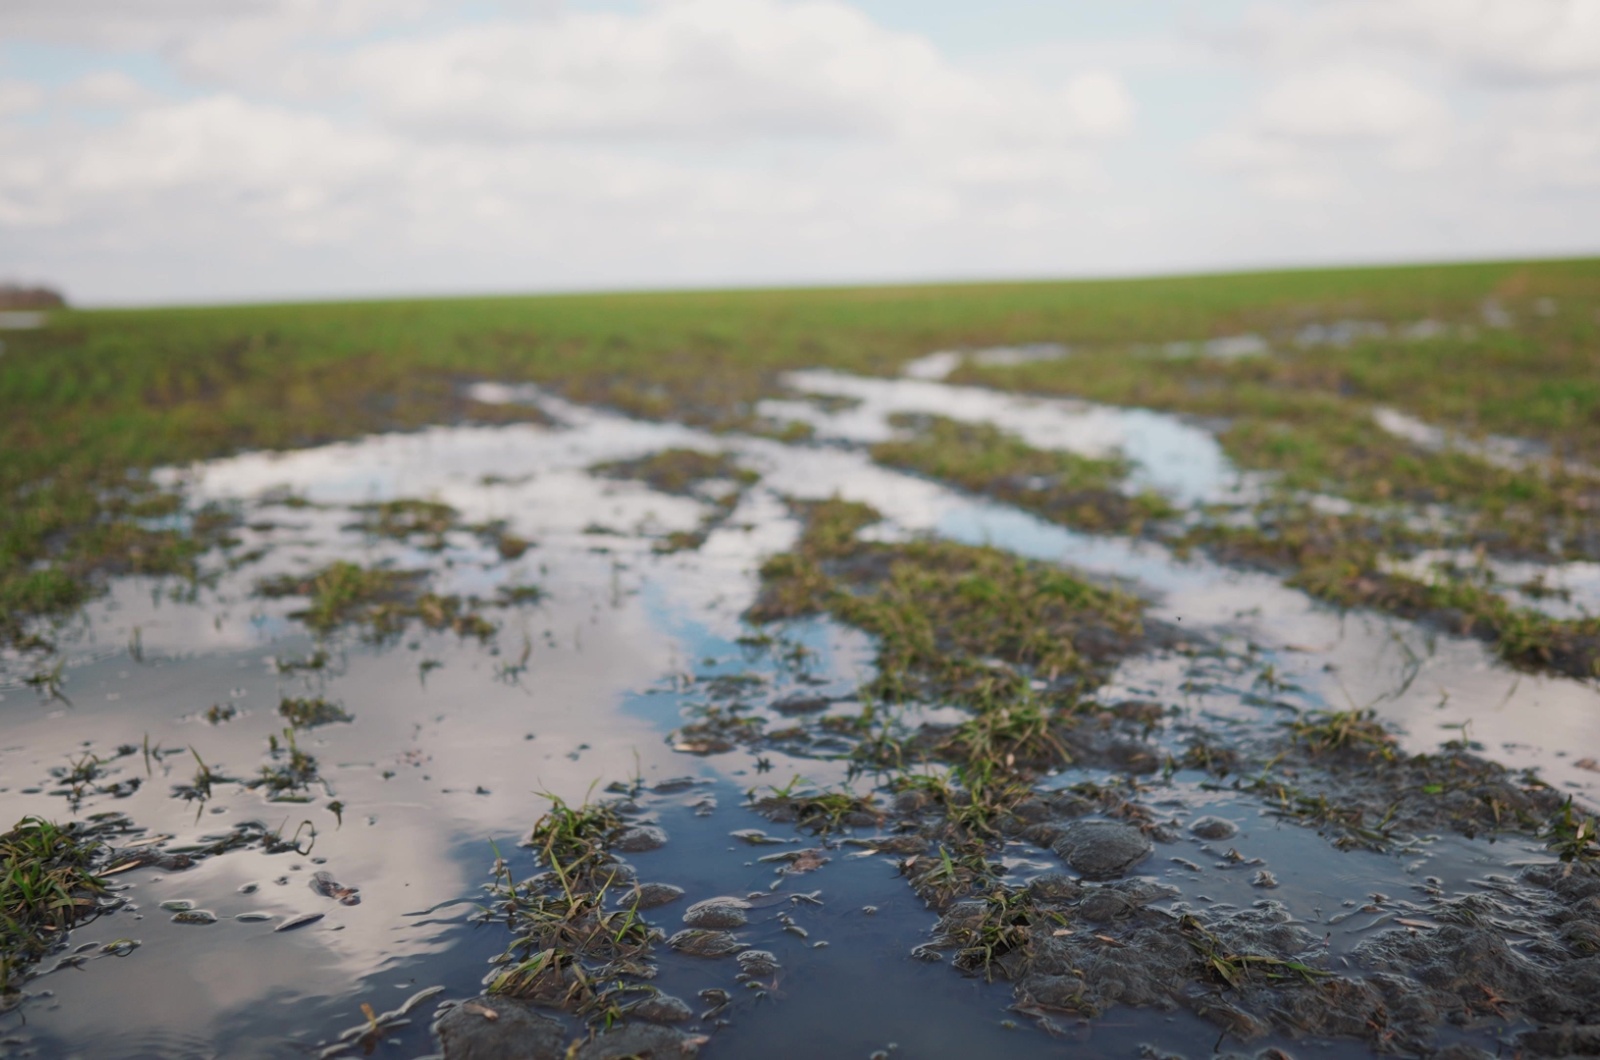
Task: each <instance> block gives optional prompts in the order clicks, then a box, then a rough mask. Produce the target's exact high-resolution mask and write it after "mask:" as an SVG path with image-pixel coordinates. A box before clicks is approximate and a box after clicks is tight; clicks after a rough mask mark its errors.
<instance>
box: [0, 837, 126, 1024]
mask: <svg viewBox="0 0 1600 1060" xmlns="http://www.w3.org/2000/svg"><path fill="white" fill-rule="evenodd" d="M103 851H104V847H103V844H101V843H100V842H99V841H98V840H95V839H91V838H87V837H85V836H84V835H83V834H81V830H79V829H76V828H72V827H62V826H59V825H55V824H52V823H50V822H49V821H45V820H43V819H41V818H38V817H25V818H23V819H22V820H21V821H18V822H17V824H16V825H15V827H13V828H12V829H11V830H10V831H9V832H6V833H5V834H4V835H0V995H3V994H7V993H10V992H12V991H14V990H16V989H17V987H18V985H19V984H20V983H21V981H22V980H23V978H24V977H25V976H26V974H27V971H28V969H29V968H30V967H31V966H32V965H33V964H34V963H35V962H37V961H38V960H39V958H41V957H43V956H44V955H45V954H47V953H49V952H50V951H51V950H52V949H54V948H55V947H56V946H58V945H59V944H60V943H61V941H62V940H63V939H64V938H65V936H66V932H67V931H68V930H70V929H71V928H72V927H73V926H74V925H75V924H77V923H79V922H80V921H82V920H84V919H86V918H88V917H91V916H93V915H95V913H96V912H97V911H98V909H99V906H100V900H101V897H102V896H103V895H104V894H105V884H104V882H103V881H102V880H101V879H100V878H99V877H98V876H96V875H95V871H94V870H95V868H96V865H97V863H98V862H99V861H100V860H101V855H102V853H103Z"/></svg>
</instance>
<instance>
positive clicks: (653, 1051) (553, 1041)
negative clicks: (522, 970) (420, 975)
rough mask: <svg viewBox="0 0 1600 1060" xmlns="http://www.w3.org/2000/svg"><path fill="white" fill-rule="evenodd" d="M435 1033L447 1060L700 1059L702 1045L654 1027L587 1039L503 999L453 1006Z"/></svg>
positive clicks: (479, 999) (692, 1038) (638, 1026)
mask: <svg viewBox="0 0 1600 1060" xmlns="http://www.w3.org/2000/svg"><path fill="white" fill-rule="evenodd" d="M670 1000H676V999H670ZM678 1004H680V1005H682V1004H683V1002H681V1001H680V1002H678ZM684 1007H685V1008H687V1007H688V1006H686V1005H685V1006H684ZM434 1030H435V1032H436V1033H437V1034H438V1036H439V1042H440V1044H441V1046H442V1047H443V1053H444V1058H445V1060H627V1058H630V1057H651V1058H653V1060H678V1058H680V1057H683V1058H687V1057H693V1056H696V1055H698V1054H699V1051H700V1047H701V1046H702V1045H704V1044H705V1041H706V1039H705V1038H704V1037H701V1036H697V1035H689V1034H684V1033H683V1032H682V1031H678V1030H674V1029H672V1028H670V1027H663V1026H656V1025H652V1024H625V1025H623V1026H620V1027H616V1028H613V1029H611V1030H609V1031H606V1032H604V1033H601V1034H597V1035H594V1036H592V1037H589V1038H588V1039H587V1040H585V1036H584V1035H582V1034H577V1033H574V1032H572V1031H569V1030H568V1029H567V1027H566V1026H565V1025H564V1024H563V1023H562V1022H561V1021H560V1020H557V1019H555V1018H554V1017H552V1016H548V1015H545V1014H544V1013H542V1012H539V1011H538V1010H536V1009H535V1008H534V1007H533V1006H532V1005H530V1004H528V1003H527V1002H524V1001H516V1000H513V999H511V998H504V997H477V998H473V999H472V1000H470V1001H466V1002H463V1003H461V1004H459V1005H455V1006H452V1007H451V1008H449V1009H448V1010H446V1012H445V1013H444V1015H443V1016H441V1017H440V1018H439V1020H438V1022H437V1023H436V1024H435V1025H434Z"/></svg>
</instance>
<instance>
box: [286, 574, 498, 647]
mask: <svg viewBox="0 0 1600 1060" xmlns="http://www.w3.org/2000/svg"><path fill="white" fill-rule="evenodd" d="M426 580H427V575H426V573H425V572H422V571H403V570H391V569H389V568H386V567H363V566H360V565H359V564H355V563H351V562H349V561H347V560H338V561H336V562H334V563H330V564H329V565H328V566H326V567H324V568H322V569H321V570H319V571H316V572H314V573H312V574H309V575H292V574H283V575H278V576H276V577H272V578H265V579H262V580H261V581H260V582H259V583H257V585H256V592H258V593H259V594H260V595H262V596H264V597H268V598H269V599H271V598H279V597H287V596H302V597H305V598H306V599H307V601H308V606H307V607H305V608H303V609H301V610H299V611H295V612H292V613H291V617H293V618H298V619H299V620H301V621H302V622H304V623H305V624H306V625H307V626H308V627H309V628H311V629H312V630H314V631H316V632H317V633H323V634H326V633H331V632H333V631H334V630H335V629H338V628H339V627H341V626H347V625H350V626H358V627H360V628H361V629H362V630H363V631H364V632H365V633H366V635H367V636H368V637H369V638H371V639H372V640H375V641H383V640H386V639H390V638H393V637H395V636H398V635H399V633H400V632H401V631H402V630H404V629H405V627H406V624H407V623H408V622H413V621H415V622H419V623H421V624H422V625H423V626H425V627H426V628H428V629H432V630H449V631H451V632H453V633H456V634H457V635H459V636H462V637H477V638H478V639H479V640H487V639H488V638H489V637H492V636H493V635H494V632H495V629H496V626H495V624H494V623H493V622H491V621H490V620H489V619H487V618H485V617H484V616H483V615H482V614H481V613H480V612H479V611H478V610H477V609H478V607H479V606H481V605H480V602H479V601H476V600H470V599H462V598H461V597H460V596H455V595H440V594H438V593H433V592H427V591H424V590H423V589H422V586H423V585H424V584H425V582H426Z"/></svg>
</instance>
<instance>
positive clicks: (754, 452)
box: [0, 346, 1600, 1060]
mask: <svg viewBox="0 0 1600 1060" xmlns="http://www.w3.org/2000/svg"><path fill="white" fill-rule="evenodd" d="M1231 349H1232V347H1230V350H1231ZM1245 352H1249V353H1251V354H1252V355H1254V354H1255V353H1256V351H1255V349H1254V347H1253V346H1252V348H1251V350H1249V351H1245ZM943 356H944V360H942V361H934V360H932V359H929V358H924V359H922V360H916V361H910V362H908V363H907V365H906V368H905V371H904V372H903V374H902V375H900V376H898V377H894V376H865V375H855V374H850V373H847V372H843V371H838V370H826V371H824V370H807V371H797V372H792V373H789V374H787V375H785V376H784V377H783V385H784V387H785V388H786V391H787V394H786V396H785V397H782V398H769V399H766V400H764V401H763V402H762V403H761V404H760V405H759V406H758V407H757V412H758V414H759V417H760V422H761V423H762V424H763V425H764V426H765V428H766V429H764V430H762V431H760V432H756V431H748V430H747V431H738V430H734V431H727V430H724V431H719V432H716V433H712V432H709V431H707V430H705V429H704V428H703V427H701V426H691V425H688V423H686V422H673V419H672V418H671V417H660V418H656V419H653V420H652V419H638V418H630V417H628V416H624V415H622V414H621V413H618V412H615V411H608V410H607V409H605V408H602V407H601V406H600V405H597V404H583V403H578V402H576V401H574V400H572V399H571V398H570V397H569V398H562V397H558V396H557V395H556V393H555V392H554V391H553V390H550V389H541V388H539V387H536V386H533V385H530V384H502V383H485V382H481V381H480V382H477V383H472V384H467V383H463V384H461V385H462V388H463V393H464V394H465V395H466V396H467V397H469V398H470V399H471V400H473V401H474V402H476V403H477V404H479V405H484V406H490V407H500V408H506V409H519V410H522V413H521V414H522V415H524V416H525V417H526V418H528V419H529V420H530V421H531V422H518V423H507V424H503V425H492V424H491V425H462V426H436V427H427V428H424V429H421V430H417V431H412V432H407V433H391V434H377V435H372V436H369V437H365V438H361V439H359V440H354V441H345V442H338V443H334V444H328V445H321V446H316V447H311V448H300V449H295V450H291V451H280V452H273V453H265V452H260V453H255V452H252V453H245V454H243V455H238V456H234V457H229V458H225V459H220V460H213V461H208V462H202V463H197V464H194V465H192V466H184V467H172V468H166V469H164V470H163V471H161V472H160V474H159V475H158V476H157V480H158V482H159V483H161V484H163V485H165V486H168V487H172V488H174V489H178V490H181V492H182V494H183V496H184V498H185V502H184V507H183V508H182V510H180V511H177V512H174V513H171V514H170V515H168V516H165V517H164V518H167V519H170V520H172V521H173V522H174V523H175V524H185V525H188V521H190V520H196V519H205V520H211V521H214V522H216V523H218V524H219V525H221V526H223V527H224V529H225V532H224V533H223V534H222V535H221V536H220V540H219V543H218V544H217V545H216V547H214V548H212V549H211V550H210V551H209V552H207V553H206V554H205V555H204V556H203V557H202V560H201V567H202V571H203V575H204V576H203V577H201V578H199V579H198V580H195V581H187V580H178V579H173V578H156V577H141V576H137V575H128V576H123V577H120V578H117V579H116V580H115V581H114V582H113V583H112V585H111V589H110V592H109V594H108V595H106V596H104V597H103V598H101V599H99V600H97V601H94V602H92V603H90V604H89V605H88V606H87V607H86V608H85V609H84V610H83V612H82V614H81V616H80V617H79V618H77V619H75V620H74V621H73V622H72V623H71V624H70V625H69V626H68V627H66V628H65V629H63V630H61V631H60V632H59V633H58V634H56V638H55V645H56V652H55V654H53V655H52V656H51V657H50V658H51V659H53V660H54V662H52V663H51V665H50V667H48V668H44V669H40V668H39V666H38V662H37V660H38V658H39V656H38V654H37V653H32V654H30V653H28V652H22V651H13V652H11V653H9V654H8V655H6V657H5V669H4V670H3V671H0V673H3V677H0V681H3V683H0V695H3V700H0V712H3V717H4V719H5V722H4V724H5V728H4V737H3V740H0V744H3V746H0V814H3V815H4V819H5V820H6V821H7V822H10V821H16V820H19V819H23V818H29V817H35V818H38V819H41V820H43V821H53V822H57V823H65V822H68V821H72V822H77V823H78V826H79V828H80V831H79V832H78V833H76V834H77V835H79V836H81V837H83V838H85V839H92V840H94V841H96V842H97V843H98V844H99V845H98V846H96V847H95V848H94V849H93V850H92V852H90V853H89V854H87V855H85V856H86V857H89V858H90V859H91V861H90V864H91V866H92V868H93V871H94V872H95V873H97V874H98V876H99V878H100V879H101V880H102V881H103V890H101V891H99V892H98V893H96V894H94V896H93V901H94V902H96V903H97V904H98V906H99V909H100V912H99V915H97V916H94V917H93V918H90V919H88V920H86V921H85V922H83V923H80V924H78V925H77V926H75V927H73V928H72V930H71V932H70V935H69V936H68V937H66V938H65V940H64V941H62V942H60V943H59V944H50V945H46V946H44V947H43V948H42V950H41V952H38V953H37V954H36V955H35V956H36V959H34V960H30V961H29V962H27V963H25V964H23V963H19V964H18V965H16V966H15V967H13V968H11V969H9V970H8V971H9V975H10V977H12V979H13V980H14V982H13V985H14V987H15V992H14V993H12V994H8V995H7V996H6V998H5V1000H4V1001H3V1002H0V1056H17V1057H24V1056H37V1057H55V1056H82V1057H128V1058H131V1057H146V1056H149V1057H188V1056H195V1057H200V1056H214V1055H226V1056H283V1057H300V1056H327V1057H334V1056H363V1055H371V1056H395V1057H400V1056H408V1057H414V1056H419V1055H442V1056H444V1057H448V1058H454V1060H465V1058H468V1057H473V1058H489V1057H525V1056H536V1057H543V1056H550V1057H562V1056H579V1057H619V1058H620V1057H627V1056H654V1057H676V1056H689V1055H695V1054H696V1053H698V1054H699V1055H701V1056H704V1057H747V1056H759V1057H774V1058H776V1057H818V1056H859V1057H895V1056H903V1057H919V1056H988V1055H1006V1056H1060V1055H1097V1056H1125V1057H1139V1056H1144V1057H1165V1056H1174V1055H1182V1056H1210V1055H1213V1054H1225V1055H1245V1056H1280V1055H1285V1054H1289V1055H1293V1056H1296V1057H1307V1056H1325V1057H1350V1056H1367V1055H1372V1054H1374V1053H1385V1054H1388V1053H1393V1054H1398V1055H1426V1056H1448V1057H1471V1056H1483V1055H1528V1056H1531V1055H1566V1054H1569V1053H1587V1054H1593V1053H1596V1052H1600V1001H1597V999H1600V871H1597V870H1596V861H1595V860H1594V855H1595V854H1597V853H1600V848H1597V847H1596V844H1595V840H1594V836H1593V832H1592V829H1593V826H1592V823H1586V817H1587V814H1589V813H1591V812H1592V811H1591V810H1589V809H1587V808H1588V807H1593V806H1595V805H1597V804H1600V765H1597V764H1596V755H1597V754H1600V686H1597V683H1596V681H1595V679H1594V678H1592V677H1588V678H1586V677H1584V676H1583V674H1582V671H1581V670H1580V669H1579V668H1578V667H1577V666H1576V665H1574V666H1563V665H1562V664H1561V662H1560V660H1561V659H1563V658H1565V656H1562V655H1560V653H1559V652H1557V653H1556V654H1554V655H1552V656H1550V658H1551V659H1554V660H1555V661H1554V662H1548V660H1547V663H1548V664H1547V665H1540V666H1529V665H1520V666H1514V665H1512V661H1515V660H1514V659H1513V660H1512V661H1508V658H1509V655H1508V652H1510V649H1508V648H1507V647H1506V646H1505V645H1506V643H1507V635H1500V637H1499V639H1498V640H1496V639H1494V638H1489V639H1485V638H1483V637H1482V636H1479V635H1475V634H1472V633H1465V632H1462V631H1461V630H1460V629H1459V628H1452V627H1450V626H1449V625H1448V624H1441V623H1440V622H1439V621H1436V620H1434V618H1435V617H1436V616H1434V614H1433V612H1432V611H1430V610H1428V609H1424V608H1420V607H1416V608H1410V609H1409V610H1408V608H1406V607H1400V606H1390V604H1389V603H1386V602H1383V601H1379V600H1378V599H1377V598H1376V597H1374V598H1373V599H1372V601H1371V602H1372V604H1373V606H1363V605H1362V603H1361V602H1357V606H1353V607H1352V606H1338V604H1337V602H1335V601H1330V600H1329V599H1328V598H1327V594H1326V593H1322V594H1319V593H1318V592H1315V591H1308V589H1307V588H1306V587H1305V586H1304V585H1301V584H1297V583H1295V582H1294V579H1292V578H1286V577H1285V575H1284V574H1283V572H1282V571H1279V570H1275V569H1273V568H1272V567H1271V566H1270V564H1268V565H1264V564H1261V563H1250V562H1238V561H1237V558H1238V557H1237V555H1235V554H1234V553H1230V552H1229V551H1228V550H1227V547H1225V546H1229V545H1230V544H1231V539H1230V540H1228V541H1225V540H1223V539H1221V538H1219V537H1216V536H1215V534H1216V533H1218V532H1219V531H1217V530H1216V529H1215V528H1217V527H1221V528H1224V529H1226V528H1228V527H1230V526H1236V525H1238V524H1240V523H1242V522H1243V521H1247V520H1249V519H1250V518H1252V517H1253V516H1252V513H1253V512H1254V511H1256V508H1255V507H1254V506H1255V505H1257V504H1258V503H1259V502H1260V501H1261V499H1262V498H1263V497H1264V496H1266V494H1267V492H1268V490H1269V489H1270V488H1271V486H1272V479H1271V476H1269V475H1266V474H1265V473H1264V472H1262V471H1260V470H1259V469H1256V470H1241V469H1240V468H1238V467H1236V465H1235V464H1234V462H1233V461H1232V460H1230V458H1229V456H1228V454H1227V451H1226V450H1225V448H1224V446H1223V445H1222V444H1221V442H1220V441H1219V437H1218V430H1219V426H1218V423H1217V422H1216V421H1215V420H1213V419H1207V418H1203V417H1199V416H1194V415H1183V414H1180V413H1176V412H1164V411H1155V410H1151V409H1147V408H1133V407H1116V406H1111V405H1102V404H1094V403H1092V402H1087V401H1083V400H1078V399H1069V398H1042V397H1027V396H1019V395H1017V394H1015V393H1009V392H1004V391H1001V390H996V389H990V388H987V387H984V386H979V385H973V384H972V383H971V382H970V381H968V382H963V383H953V382H946V381H944V380H945V378H946V377H948V376H951V375H952V373H954V372H956V371H957V370H958V369H959V368H960V366H961V364H962V362H963V358H962V357H961V356H959V355H957V356H953V357H952V356H951V355H943ZM1072 356H1073V353H1072V352H1071V351H1069V350H1067V349H1065V348H1060V347H1043V346H1040V347H1018V348H1015V349H1009V350H1001V351H979V352H978V353H977V354H976V355H974V356H972V357H969V358H966V360H967V361H969V362H972V363H975V364H977V365H979V366H980V367H983V366H988V367H996V366H998V367H999V368H1002V369H1010V368H1019V370H1027V369H1031V368H1032V367H1034V366H1037V365H1051V364H1057V363H1058V362H1059V363H1066V362H1068V361H1069V360H1070V358H1071V357H1072ZM1163 356H1167V355H1166V354H1163ZM1229 359H1230V360H1231V359H1243V353H1241V352H1239V351H1233V352H1232V353H1230V354H1229ZM796 425H798V426H796ZM1374 429H1377V428H1374ZM1384 429H1390V430H1402V429H1410V428H1409V427H1408V425H1407V424H1406V423H1405V422H1402V421H1395V422H1391V423H1388V424H1386V425H1385V426H1384ZM930 432H931V433H930ZM938 432H967V433H966V434H962V435H961V437H962V438H966V439H969V440H970V439H972V438H976V439H977V442H978V443H981V444H982V445H988V446H998V445H1002V444H1004V445H1009V446H1015V447H1019V448H1015V449H1014V450H1007V452H1008V453H1010V454H1011V456H1010V457H1008V459H1011V460H1012V461H1013V463H1014V464H1015V465H1016V466H1017V467H1024V465H1026V466H1025V468H1024V471H1023V472H1018V473H1017V474H1014V475H1010V477H1006V475H999V474H997V475H991V476H990V477H989V478H987V479H984V480H983V484H982V485H980V484H979V479H978V478H977V477H974V475H972V474H969V473H968V472H967V471H966V470H964V469H962V468H958V467H953V466H945V465H942V464H940V465H935V464H931V463H929V462H928V461H927V459H925V457H926V453H925V451H924V450H922V449H918V448H917V447H918V446H919V445H921V444H922V440H925V439H928V438H933V439H934V440H935V441H936V442H937V441H939V439H942V438H947V437H954V435H949V434H948V433H947V434H940V433H938ZM972 432H980V433H978V434H973V433H972ZM981 432H989V433H981ZM1425 440H1426V441H1428V442H1430V444H1435V443H1436V444H1437V445H1438V446H1443V445H1444V444H1445V442H1446V441H1448V439H1447V437H1446V436H1445V435H1444V434H1442V433H1440V434H1437V435H1429V436H1428V437H1427V439H1425ZM941 444H942V443H941ZM1496 446H1497V447H1496V448H1495V449H1494V450H1493V452H1492V453H1489V454H1488V457H1492V458H1493V459H1495V460H1498V461H1501V462H1502V463H1504V462H1505V461H1507V460H1509V457H1508V456H1507V453H1509V452H1510V451H1511V445H1510V443H1509V442H1505V441H1498V442H1497V443H1496ZM934 451H935V452H936V453H937V452H942V451H943V450H939V449H938V447H937V446H935V447H934ZM1486 458H1487V457H1486ZM1041 468H1042V469H1044V470H1043V471H1041V470H1040V469H1041ZM1002 470H1003V469H1002ZM1568 472H1569V473H1571V474H1574V475H1580V476H1581V475H1583V474H1587V471H1586V470H1585V469H1583V468H1578V469H1575V470H1574V469H1568ZM1008 474H1009V473H1008ZM1072 476H1077V477H1076V478H1072ZM1069 479H1071V481H1072V482H1073V483H1076V485H1074V486H1073V488H1072V489H1070V490H1067V489H1065V487H1062V488H1059V489H1058V488H1057V486H1058V485H1059V484H1060V483H1063V482H1067V481H1068V480H1069ZM1052 490H1054V492H1052ZM1300 500H1301V501H1303V502H1305V503H1306V504H1308V505H1312V506H1315V505H1319V504H1320V505H1322V506H1323V507H1325V508H1337V509H1338V510H1339V511H1340V512H1348V511H1351V510H1358V509H1359V507H1360V505H1359V501H1357V502H1351V501H1348V500H1346V499H1344V498H1338V497H1319V496H1315V495H1307V496H1304V497H1301V498H1300ZM1341 505H1342V507H1341ZM1091 510H1092V513H1098V514H1091ZM1107 513H1110V514H1107ZM1230 520H1232V521H1231V522H1230ZM1202 530H1204V531H1206V532H1207V533H1211V534H1212V535H1213V536H1211V537H1204V536H1198V537H1197V536H1196V534H1197V533H1198V532H1199V531H1202ZM1482 559H1483V556H1482V555H1481V554H1480V555H1478V556H1477V557H1476V559H1474V558H1473V557H1472V555H1471V553H1470V551H1468V552H1467V553H1466V554H1465V555H1464V556H1463V555H1462V554H1459V550H1457V551H1455V552H1452V551H1451V550H1450V549H1448V548H1444V549H1440V550H1437V551H1434V552H1427V551H1425V550H1422V549H1413V550H1411V551H1409V552H1407V553H1405V554H1401V553H1400V552H1397V553H1396V554H1395V555H1394V556H1392V557H1388V558H1387V559H1386V560H1385V562H1386V563H1389V564H1390V565H1391V567H1392V569H1393V570H1396V571H1409V572H1410V573H1409V574H1408V575H1406V576H1407V577H1409V578H1413V579H1415V583H1416V584H1422V583H1423V582H1425V581H1426V579H1427V578H1428V577H1430V576H1431V574H1430V572H1432V571H1435V570H1441V569H1445V568H1448V567H1450V565H1451V564H1456V565H1457V566H1460V565H1464V564H1467V563H1468V562H1477V561H1479V560H1482ZM1495 562H1497V563H1500V566H1499V567H1498V568H1496V570H1497V574H1496V577H1497V579H1498V581H1497V583H1496V584H1504V585H1508V586H1511V585H1515V586H1521V587H1523V588H1522V589H1518V590H1516V592H1517V593H1520V595H1518V596H1516V597H1515V600H1516V601H1517V603H1518V606H1519V607H1522V608H1524V609H1525V610H1526V611H1527V612H1528V613H1538V614H1546V615H1549V616H1550V617H1551V618H1552V619H1555V620H1563V621H1564V620H1572V619H1584V618H1588V617H1592V616H1593V615H1594V614H1596V613H1597V612H1600V579H1597V578H1596V576H1595V574H1594V569H1595V564H1594V562H1593V560H1592V559H1585V558H1583V556H1582V554H1581V550H1578V551H1572V550H1569V551H1568V552H1567V553H1565V554H1563V555H1558V556H1554V557H1551V556H1544V557H1539V556H1525V557H1523V558H1521V559H1517V560H1513V559H1510V558H1504V559H1500V558H1497V559H1496V560H1495ZM1518 564H1520V566H1518ZM1451 569H1454V568H1451ZM1485 577H1487V575H1485ZM1520 613H1522V612H1519V614H1520ZM1497 628H1499V627H1497ZM1580 647H1581V644H1580ZM1574 650H1576V649H1574ZM1575 657H1576V656H1575ZM1591 672H1592V670H1591ZM46 941H47V942H51V941H52V940H49V939H47V940H46ZM569 1050H570V1051H569ZM1274 1050H1279V1051H1277V1052H1275V1051H1274Z"/></svg>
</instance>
